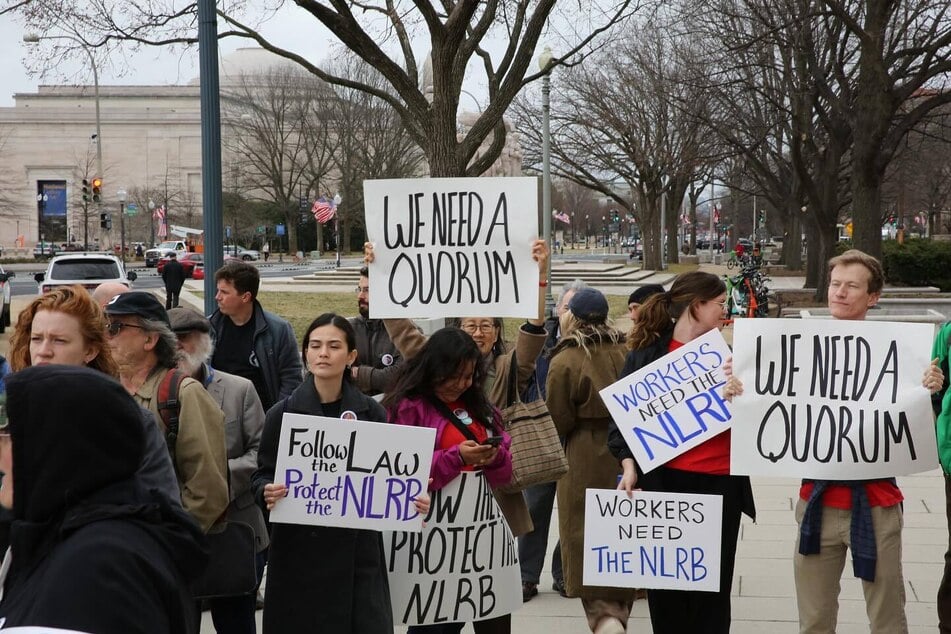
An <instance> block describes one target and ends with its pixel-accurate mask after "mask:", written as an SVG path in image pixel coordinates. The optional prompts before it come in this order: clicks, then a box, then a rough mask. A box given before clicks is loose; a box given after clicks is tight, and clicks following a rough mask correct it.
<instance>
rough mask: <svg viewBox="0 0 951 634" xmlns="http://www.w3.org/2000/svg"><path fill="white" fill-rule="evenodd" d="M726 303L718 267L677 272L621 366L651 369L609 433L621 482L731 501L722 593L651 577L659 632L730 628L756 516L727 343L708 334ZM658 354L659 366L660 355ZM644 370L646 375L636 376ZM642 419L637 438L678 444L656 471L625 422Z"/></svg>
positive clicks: (724, 523)
mask: <svg viewBox="0 0 951 634" xmlns="http://www.w3.org/2000/svg"><path fill="white" fill-rule="evenodd" d="M725 304H726V286H725V285H724V283H723V280H722V279H720V278H719V277H717V276H716V275H713V274H711V273H703V272H699V271H697V272H692V273H684V274H681V275H679V276H677V279H675V280H674V283H673V284H672V285H671V287H670V290H669V291H667V292H665V293H661V294H658V295H654V296H653V297H651V298H650V299H648V300H647V301H646V302H645V303H644V305H643V306H642V307H641V310H640V313H639V314H638V318H637V321H636V322H635V324H634V327H633V328H632V333H633V334H632V336H631V340H630V342H629V343H630V345H631V352H630V353H629V354H628V356H627V362H626V363H625V366H624V371H623V372H622V374H621V376H622V377H626V376H628V375H632V376H634V378H635V379H636V378H637V377H638V376H642V380H641V382H639V383H638V382H637V381H635V383H634V384H633V385H632V386H629V387H628V389H627V399H628V400H627V401H625V403H626V404H627V407H628V408H629V409H632V414H633V418H632V414H627V413H626V414H624V415H617V416H616V417H615V418H614V422H615V423H616V424H614V425H612V427H611V431H610V435H609V436H608V447H609V448H610V449H611V453H612V454H613V455H614V457H615V458H617V459H618V460H620V461H621V465H622V467H623V468H624V475H623V476H622V479H621V482H620V484H619V485H618V488H619V489H624V490H625V491H627V492H628V493H631V491H632V490H633V489H634V487H635V486H639V487H641V488H643V489H644V490H646V491H657V492H668V493H677V494H679V493H691V494H696V493H699V494H706V495H716V496H720V497H721V498H722V500H723V502H722V518H721V521H720V530H721V532H720V539H719V566H718V567H719V575H720V577H719V578H720V582H719V584H718V585H717V588H716V589H715V591H713V592H708V591H701V590H697V589H693V590H671V589H664V588H665V586H663V585H653V586H651V585H649V584H648V582H647V581H645V582H644V583H645V586H646V587H648V588H649V589H648V591H647V601H648V604H649V606H650V614H651V627H652V628H653V631H654V634H667V633H669V634H680V633H682V632H704V633H705V634H728V632H729V631H730V624H731V620H732V616H731V604H730V591H731V589H732V586H733V567H734V563H735V559H736V540H737V537H738V535H739V531H740V516H741V515H742V514H743V513H746V514H747V515H749V516H750V517H755V513H756V511H755V506H754V503H753V490H752V487H751V486H750V480H749V478H748V477H746V476H736V475H732V474H731V473H730V430H729V429H728V427H729V424H730V422H731V417H730V412H729V411H728V410H727V408H726V404H725V403H724V402H723V400H722V398H721V397H720V394H719V390H720V386H721V385H722V383H723V380H724V379H723V375H722V368H723V364H724V362H725V361H726V358H725V356H724V352H723V348H717V347H716V346H714V345H713V339H711V340H709V341H706V340H703V338H704V337H705V336H707V337H717V336H718V335H716V334H715V335H709V334H708V333H710V331H711V330H716V329H718V328H719V327H720V325H721V322H722V319H723V315H724V306H725ZM721 341H722V338H721ZM688 346H689V347H688ZM682 348H684V349H685V350H686V351H682V350H681V349H682ZM658 360H659V361H660V365H659V366H658V367H656V368H655V366H652V364H654V363H655V362H658ZM641 370H644V373H643V374H642V375H641V374H637V375H635V373H638V372H639V371H641ZM616 385H622V386H623V385H624V384H623V383H622V382H620V381H619V382H618V384H616ZM613 387H614V386H612V388H613ZM608 389H609V390H611V388H608ZM606 391H607V390H606ZM622 394H623V392H622ZM619 396H620V395H619ZM602 398H604V395H603V394H602ZM635 399H636V400H637V405H636V406H634V405H633V401H634V400H635ZM622 400H623V399H622ZM687 400H689V401H690V402H689V403H688V404H687V405H686V406H685V408H686V414H685V416H684V415H681V414H679V413H675V406H676V405H678V404H681V403H683V402H684V401H687ZM612 401H613V403H612ZM606 402H608V403H609V407H615V406H620V404H619V403H618V401H617V399H615V398H614V397H613V396H611V397H609V398H608V399H607V401H606ZM622 410H623V408H622ZM642 413H643V417H642ZM675 416H676V418H675ZM652 417H653V418H655V419H656V420H657V421H658V424H657V426H656V427H655V428H649V427H648V423H650V422H653V421H650V420H649V419H651V418H652ZM632 420H635V421H636V420H640V421H641V423H642V425H641V427H642V429H643V430H644V432H645V433H644V434H642V435H641V437H640V440H637V441H636V442H637V444H642V443H641V441H642V440H643V441H644V442H646V443H647V445H646V447H644V448H645V449H650V450H655V451H659V450H660V449H661V448H662V447H663V446H664V445H665V444H666V445H668V446H673V447H675V449H674V451H672V452H671V453H669V454H667V455H666V456H665V458H664V460H663V463H662V464H659V465H654V468H653V469H651V470H650V471H649V472H647V473H645V472H644V471H645V468H643V467H641V465H639V464H638V463H637V462H636V454H635V452H634V451H632V449H633V448H632V447H631V446H629V444H628V443H629V442H630V441H631V439H635V438H634V437H635V436H636V434H634V433H633V432H631V433H630V434H626V433H622V432H621V431H620V429H619V428H618V427H619V426H620V425H627V426H630V427H633V425H632V423H631V421H632ZM627 431H631V430H630V429H629V430H627ZM661 432H664V433H661ZM668 432H669V433H668ZM663 441H666V442H663ZM697 441H699V444H696V442H697ZM642 455H646V454H644V453H642ZM672 550H673V551H674V552H675V549H672ZM668 554H669V553H668ZM666 587H667V588H669V586H666ZM650 588H652V589H650Z"/></svg>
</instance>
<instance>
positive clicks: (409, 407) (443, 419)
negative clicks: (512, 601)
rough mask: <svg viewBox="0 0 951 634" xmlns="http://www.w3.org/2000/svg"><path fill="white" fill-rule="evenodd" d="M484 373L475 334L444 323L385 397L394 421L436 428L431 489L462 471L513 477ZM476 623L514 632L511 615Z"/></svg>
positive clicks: (494, 480) (449, 627) (433, 631)
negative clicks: (487, 394) (485, 388)
mask: <svg viewBox="0 0 951 634" xmlns="http://www.w3.org/2000/svg"><path fill="white" fill-rule="evenodd" d="M485 374H486V366H485V363H484V362H483V358H482V353H481V352H480V351H479V347H478V346H477V345H476V343H475V341H474V340H473V339H472V337H471V336H469V335H468V334H466V333H465V332H463V331H462V330H460V329H458V328H443V329H441V330H438V331H436V332H435V333H433V335H432V336H431V337H429V339H428V340H427V341H426V343H425V344H424V345H423V347H422V349H421V350H420V351H419V352H418V353H417V354H416V355H415V356H414V357H412V358H411V359H410V360H409V361H407V362H406V364H405V365H404V367H403V371H402V373H401V374H400V377H399V378H398V379H397V382H396V385H394V386H393V388H392V389H391V390H390V392H389V393H388V394H387V396H386V398H385V399H384V400H383V406H384V407H385V408H386V410H387V413H388V417H389V419H390V421H392V422H394V423H399V424H401V425H416V426H419V427H432V428H434V429H435V430H436V446H435V450H434V452H433V462H432V468H431V469H430V478H431V479H432V480H431V484H430V490H431V491H436V490H439V489H441V488H442V487H444V486H445V485H447V484H448V483H449V482H451V481H452V480H453V479H455V478H456V477H457V476H458V475H459V474H461V473H462V472H463V471H476V470H481V471H482V472H483V473H484V474H485V479H486V481H487V482H488V483H489V486H492V487H496V486H502V485H505V484H508V483H509V481H510V480H511V479H512V454H511V453H509V446H510V445H511V438H509V435H508V434H507V433H505V431H504V430H503V429H502V421H501V416H500V414H499V410H498V409H496V408H495V407H494V406H493V405H492V404H491V403H489V401H488V399H487V398H486V395H485V390H484V388H483V381H484V380H485ZM463 625H464V624H463V623H445V624H439V625H417V626H411V627H410V628H409V633H410V634H423V633H426V634H452V633H455V632H459V631H461V630H462V627H463ZM473 627H474V628H475V631H476V632H477V633H478V634H486V633H489V632H491V633H493V634H495V633H502V632H509V631H510V630H511V617H510V615H507V614H506V615H504V616H500V617H496V618H494V619H488V620H485V621H477V622H476V623H474V624H473Z"/></svg>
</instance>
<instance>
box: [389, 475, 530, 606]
mask: <svg viewBox="0 0 951 634" xmlns="http://www.w3.org/2000/svg"><path fill="white" fill-rule="evenodd" d="M383 546H384V550H385V551H386V560H387V570H388V572H389V581H390V597H391V600H392V602H393V619H394V620H395V621H396V622H397V623H405V624H407V625H432V624H434V623H462V622H468V621H482V620H485V619H489V618H493V617H496V616H501V615H503V614H509V613H511V612H514V611H515V610H517V609H519V608H520V607H522V592H521V589H522V580H521V579H522V577H521V572H520V568H519V565H518V546H517V544H516V542H515V538H514V537H512V531H510V530H509V527H508V524H506V523H505V519H504V518H503V517H502V512H501V511H500V510H499V507H498V504H496V502H495V497H494V496H493V495H492V490H491V489H490V488H489V485H488V483H487V482H486V480H485V477H484V476H483V475H482V472H474V473H471V472H464V473H462V474H461V475H459V477H457V478H456V479H454V480H453V481H452V482H450V483H449V484H447V485H446V486H444V487H443V488H442V489H440V490H439V491H433V492H432V506H431V507H430V511H429V516H428V517H427V518H426V526H424V527H423V531H422V532H421V533H400V532H394V533H388V534H386V535H384V536H383Z"/></svg>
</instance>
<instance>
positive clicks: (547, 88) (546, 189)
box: [542, 71, 555, 318]
mask: <svg viewBox="0 0 951 634" xmlns="http://www.w3.org/2000/svg"><path fill="white" fill-rule="evenodd" d="M550 99H551V71H546V72H545V76H544V77H543V78H542V235H543V237H544V239H545V242H546V243H548V250H549V251H551V250H552V246H551V126H550V124H549V117H550V110H551V101H550ZM545 284H546V286H545V317H546V318H547V317H551V316H552V315H553V314H554V312H553V311H554V309H555V299H554V297H552V294H551V256H549V258H548V266H547V267H546V268H545Z"/></svg>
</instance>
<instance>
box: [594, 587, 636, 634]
mask: <svg viewBox="0 0 951 634" xmlns="http://www.w3.org/2000/svg"><path fill="white" fill-rule="evenodd" d="M633 594H634V591H633V590H631V595H632V597H633ZM581 605H582V607H584V615H585V617H586V618H587V619H588V627H589V628H590V629H591V631H592V632H593V631H594V630H595V628H596V627H598V623H599V622H600V621H601V619H604V618H607V617H609V616H613V617H614V618H616V619H617V620H619V621H620V622H621V623H623V624H624V629H627V620H628V619H629V618H631V608H632V607H633V606H634V599H633V598H632V599H631V600H630V601H607V600H605V599H582V600H581Z"/></svg>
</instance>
